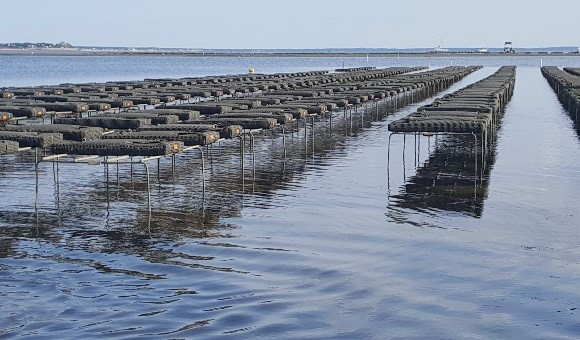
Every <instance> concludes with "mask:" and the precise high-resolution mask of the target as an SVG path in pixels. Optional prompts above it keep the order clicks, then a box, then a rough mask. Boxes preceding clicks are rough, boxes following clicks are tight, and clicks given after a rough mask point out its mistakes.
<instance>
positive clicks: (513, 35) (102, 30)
mask: <svg viewBox="0 0 580 340" xmlns="http://www.w3.org/2000/svg"><path fill="white" fill-rule="evenodd" d="M0 8H2V14H3V15H2V19H1V20H0V42H23V41H30V42H59V41H67V42H70V43H71V44H73V45H99V46H132V47H139V46H156V47H189V48H327V47H337V48H347V47H365V48H411V47H434V46H437V45H439V44H440V36H441V40H442V41H443V44H444V46H445V47H482V46H483V45H486V46H487V47H501V46H503V42H504V41H506V40H511V41H513V43H514V46H515V47H549V46H563V45H565V46H580V33H579V32H580V20H579V19H578V13H580V1H577V0H553V1H536V0H487V1H486V0H480V1H477V0H396V1H391V0H357V1H354V0H352V1H348V0H286V1H281V0H278V1H277V0H206V1H198V0H189V1H188V0H167V1H148V0H116V1H113V0H98V1H97V0H50V1H46V0H20V1H12V0H0Z"/></svg>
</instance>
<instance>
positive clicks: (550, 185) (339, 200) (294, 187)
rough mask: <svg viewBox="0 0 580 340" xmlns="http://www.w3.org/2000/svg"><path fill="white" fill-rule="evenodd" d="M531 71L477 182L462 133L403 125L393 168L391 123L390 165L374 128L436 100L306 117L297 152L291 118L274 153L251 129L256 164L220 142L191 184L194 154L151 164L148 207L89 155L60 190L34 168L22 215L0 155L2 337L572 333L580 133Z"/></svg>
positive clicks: (67, 170)
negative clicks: (425, 133)
mask: <svg viewBox="0 0 580 340" xmlns="http://www.w3.org/2000/svg"><path fill="white" fill-rule="evenodd" d="M510 60H512V61H513V59H510ZM562 60H565V63H571V62H572V61H574V60H575V62H577V64H576V65H580V62H579V59H566V58H563V59H562ZM319 62H320V63H322V62H323V61H316V62H315V63H314V64H315V65H311V66H312V67H311V69H315V68H317V67H316V66H319V65H318V64H317V63H319ZM501 62H503V60H499V61H494V63H501ZM474 63H475V62H474ZM544 64H546V63H545V62H544ZM526 65H527V64H525V63H524V64H522V65H519V66H520V67H518V69H517V80H516V88H515V92H514V96H513V98H512V100H511V102H510V103H509V104H508V107H507V108H506V112H505V116H504V117H503V119H502V121H501V127H500V129H499V132H498V136H497V144H496V145H495V146H494V147H493V148H492V154H493V156H490V157H489V158H488V159H487V160H486V166H485V167H483V168H481V166H480V168H479V170H478V171H479V172H478V176H474V174H475V169H474V166H472V161H473V159H474V158H473V151H472V150H473V149H472V148H471V145H472V144H470V143H471V141H470V140H465V139H461V138H459V139H450V138H439V139H438V140H437V143H435V138H434V137H431V138H427V137H421V139H420V142H417V143H415V141H414V139H413V137H409V136H407V137H406V139H405V151H404V155H405V157H404V158H405V162H404V163H403V138H402V136H393V137H392V139H391V154H390V157H391V158H390V162H389V168H388V171H387V144H388V140H389V135H388V132H387V130H386V126H387V124H388V122H390V121H391V120H394V119H397V118H400V117H402V116H404V115H406V114H408V113H410V112H412V111H413V110H414V109H415V108H416V107H417V106H419V105H423V104H424V103H426V102H428V101H430V100H428V101H426V102H423V103H417V104H414V105H412V106H408V107H406V108H404V109H402V110H400V111H398V112H397V113H396V114H394V115H389V116H387V117H384V116H383V113H384V107H381V108H380V109H381V110H380V111H381V112H380V116H381V117H382V118H381V119H379V120H378V121H373V122H371V116H372V112H373V109H369V111H368V112H367V114H366V116H365V119H366V121H365V124H364V128H363V129H360V125H361V123H360V122H361V118H360V115H355V118H354V119H353V129H352V130H351V129H350V121H349V120H348V119H346V120H344V119H343V117H342V114H337V115H335V118H334V119H333V124H332V130H331V129H330V124H329V122H328V121H324V122H318V123H316V125H315V131H316V134H315V136H314V137H315V143H314V145H312V139H311V137H312V136H311V134H310V130H308V142H307V144H306V149H307V150H308V152H306V154H305V151H304V150H305V147H304V130H303V128H302V127H301V128H300V131H299V132H295V133H293V134H288V135H287V136H286V138H287V143H288V147H289V149H288V150H289V154H288V159H287V160H286V161H283V149H282V147H281V140H282V138H281V136H280V134H279V133H278V134H274V135H270V134H264V135H260V136H258V137H257V138H256V142H255V148H256V163H255V176H254V175H253V167H252V157H251V153H250V152H248V151H249V140H248V141H247V144H246V148H247V150H246V151H247V152H246V156H245V171H244V174H245V175H244V177H242V171H241V167H240V162H239V149H238V147H237V142H226V143H224V144H223V145H221V146H220V147H215V148H213V150H211V151H212V154H213V157H212V160H211V161H210V160H209V158H208V159H206V192H205V195H204V194H203V192H202V190H201V183H202V178H201V171H200V161H199V158H198V156H197V155H196V154H192V155H190V156H187V157H186V156H179V157H178V158H177V161H176V163H177V168H176V173H175V174H172V173H171V162H170V161H169V160H164V161H162V162H161V172H160V173H158V172H157V168H156V166H152V204H153V212H152V216H151V218H150V219H149V218H148V213H147V206H146V191H145V185H146V184H145V177H144V171H143V169H137V168H136V169H135V175H134V177H133V179H132V180H131V177H130V175H129V173H130V169H129V168H128V166H127V165H122V166H120V168H119V180H118V181H117V176H116V174H117V169H116V168H114V167H110V169H109V179H110V181H109V186H108V187H107V186H106V184H105V176H106V173H105V171H104V170H105V169H104V168H103V166H102V165H100V166H89V165H70V164H60V165H59V178H60V181H59V185H58V186H57V185H56V182H55V180H54V172H53V166H52V164H50V163H43V164H41V169H40V170H41V175H40V192H39V209H38V215H36V214H35V210H34V185H35V177H34V171H33V170H34V166H33V165H31V164H30V160H31V157H32V156H30V155H21V156H8V157H3V158H2V159H0V184H1V185H0V197H2V198H3V199H2V209H0V276H1V280H0V297H1V299H2V302H3V303H2V304H1V305H0V315H2V316H1V317H0V325H1V327H0V334H3V335H4V336H7V337H13V336H14V337H15V336H17V335H25V336H29V337H52V338H72V337H75V338H77V337H83V338H90V337H97V336H103V335H104V336H114V337H119V338H137V337H139V338H142V337H144V336H147V337H155V336H157V337H159V338H193V337H204V338H211V337H217V338H219V337H240V336H243V337H264V338H272V337H277V338H345V339H353V338H425V337H429V338H542V339H545V338H577V337H578V336H579V335H580V319H579V313H578V310H577V308H579V307H580V306H579V305H580V302H579V301H580V299H579V294H578V282H579V277H578V276H579V275H580V274H579V273H580V251H579V250H578V248H577V244H578V243H579V241H580V231H579V230H578V222H577V219H578V213H577V197H578V194H577V193H578V192H579V191H580V165H579V162H578V160H579V159H580V141H579V137H578V134H577V133H576V130H575V128H574V126H573V123H572V120H571V119H570V118H569V117H568V116H567V115H566V113H565V112H564V111H563V110H562V108H561V106H560V105H559V103H558V101H557V98H556V96H555V95H554V94H553V92H552V91H551V89H550V87H549V86H548V84H547V82H546V81H545V80H544V79H543V77H542V76H541V73H540V71H539V68H538V67H527V66H526ZM494 66H495V65H491V66H489V67H485V68H484V69H482V70H480V71H477V72H476V73H474V74H472V75H470V76H468V77H466V78H465V79H464V80H462V81H461V82H459V83H457V84H455V85H454V86H452V88H451V89H449V90H448V91H454V90H456V89H459V88H461V87H463V86H465V85H467V84H469V83H472V82H474V81H476V80H478V79H481V78H483V77H485V76H487V75H489V74H491V73H493V72H494V71H495V70H496V69H497V68H496V67H494ZM288 67H291V66H288ZM286 69H287V68H285V67H281V68H280V69H277V71H285V70H286ZM312 148H313V149H314V152H312ZM208 151H210V150H208ZM450 155H455V156H456V157H455V158H452V159H451V161H448V166H447V167H445V168H444V169H445V171H444V172H443V173H439V176H438V177H436V181H435V182H434V181H433V178H434V177H433V174H434V173H435V174H437V170H438V169H439V170H440V169H441V162H443V161H444V159H449V157H450ZM454 160H456V161H457V162H455V161H454ZM482 171H483V177H482V178H480V176H479V175H480V174H481V173H482ZM477 178H480V179H479V180H478V179H477ZM429 183H430V186H429V185H427V184H429Z"/></svg>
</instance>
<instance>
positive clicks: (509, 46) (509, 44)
mask: <svg viewBox="0 0 580 340" xmlns="http://www.w3.org/2000/svg"><path fill="white" fill-rule="evenodd" d="M503 53H508V54H513V53H516V51H515V50H514V48H513V46H512V42H511V41H506V42H505V43H504V44H503Z"/></svg>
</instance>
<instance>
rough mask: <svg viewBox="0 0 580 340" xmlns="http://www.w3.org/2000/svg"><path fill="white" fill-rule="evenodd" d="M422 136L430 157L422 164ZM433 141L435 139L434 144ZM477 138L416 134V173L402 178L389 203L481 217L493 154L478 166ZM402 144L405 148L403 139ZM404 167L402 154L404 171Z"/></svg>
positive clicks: (416, 208)
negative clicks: (403, 182) (401, 184)
mask: <svg viewBox="0 0 580 340" xmlns="http://www.w3.org/2000/svg"><path fill="white" fill-rule="evenodd" d="M403 137H405V135H403ZM425 137H427V148H428V150H429V151H428V153H429V158H428V159H427V160H426V161H425V162H424V163H423V164H421V163H420V151H421V139H423V140H424V139H425ZM432 138H434V139H435V142H434V143H432V140H431V139H432ZM477 139H478V138H477V137H475V135H474V138H473V139H472V138H469V134H449V133H446V134H427V135H421V134H416V135H415V147H414V153H415V168H416V173H415V174H414V175H413V176H411V177H410V178H409V179H407V178H406V177H405V184H404V185H403V186H402V187H401V188H400V191H399V193H398V194H394V195H390V196H389V201H390V200H391V199H392V200H393V204H394V206H396V207H399V208H406V209H413V210H417V211H424V210H439V211H449V212H457V213H463V214H466V215H469V216H473V217H480V216H481V213H482V211H483V201H484V199H485V196H486V192H487V186H488V182H487V178H488V176H489V172H490V170H491V165H492V163H493V160H494V157H493V151H492V154H491V157H485V158H484V161H483V162H482V163H481V164H478V158H479V156H480V155H479V152H480V151H482V149H481V148H480V147H479V145H478V144H479V143H477ZM474 142H475V144H474ZM403 143H404V144H403V148H405V143H406V141H405V138H404V139H403ZM432 144H434V145H433V146H432ZM423 145H424V144H423ZM432 150H433V151H432ZM403 152H405V151H403ZM405 167H406V165H405V155H404V154H403V169H405ZM387 175H388V172H387ZM389 181H390V180H389ZM391 208H392V206H391Z"/></svg>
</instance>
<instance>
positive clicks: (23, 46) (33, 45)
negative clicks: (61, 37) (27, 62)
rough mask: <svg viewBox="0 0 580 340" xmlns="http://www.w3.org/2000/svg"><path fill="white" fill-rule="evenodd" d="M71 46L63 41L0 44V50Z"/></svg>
mask: <svg viewBox="0 0 580 340" xmlns="http://www.w3.org/2000/svg"><path fill="white" fill-rule="evenodd" d="M72 47H73V46H72V45H71V44H69V43H67V42H65V41H61V42H59V43H56V44H53V43H45V42H41V43H30V42H22V43H5V44H0V48H14V49H26V48H72Z"/></svg>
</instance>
